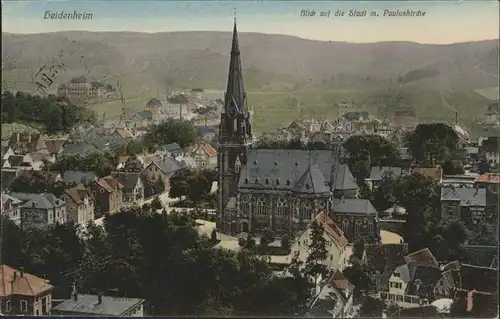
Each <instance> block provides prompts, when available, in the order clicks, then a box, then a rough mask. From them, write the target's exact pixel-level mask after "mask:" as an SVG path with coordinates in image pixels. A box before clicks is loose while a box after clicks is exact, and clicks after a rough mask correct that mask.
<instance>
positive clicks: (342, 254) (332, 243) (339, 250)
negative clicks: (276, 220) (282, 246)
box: [291, 212, 349, 270]
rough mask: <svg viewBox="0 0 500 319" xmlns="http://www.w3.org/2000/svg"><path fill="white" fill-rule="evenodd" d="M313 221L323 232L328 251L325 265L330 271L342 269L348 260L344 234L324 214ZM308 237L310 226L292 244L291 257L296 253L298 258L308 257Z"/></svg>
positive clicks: (304, 258)
mask: <svg viewBox="0 0 500 319" xmlns="http://www.w3.org/2000/svg"><path fill="white" fill-rule="evenodd" d="M314 220H315V221H317V222H319V223H320V224H321V225H322V226H323V228H324V230H325V231H324V233H323V236H324V238H325V240H326V245H327V250H328V259H327V260H326V261H325V263H326V264H327V266H328V267H329V268H330V269H332V270H337V269H343V268H344V266H345V264H346V262H347V259H348V258H349V256H348V252H347V249H346V248H347V238H346V237H345V236H344V232H343V231H342V230H341V229H340V227H338V226H337V225H336V224H335V223H334V222H333V220H331V219H330V217H328V215H327V214H326V213H324V212H322V213H319V214H318V215H317V216H316V217H315V219H314ZM310 236H311V226H309V227H308V228H307V229H306V230H305V231H304V232H303V233H302V234H301V235H300V236H298V238H297V240H295V242H294V243H293V245H292V247H291V251H292V256H294V255H295V254H296V252H298V253H299V255H298V258H299V259H300V260H306V258H307V256H308V255H309V253H308V248H309V244H310Z"/></svg>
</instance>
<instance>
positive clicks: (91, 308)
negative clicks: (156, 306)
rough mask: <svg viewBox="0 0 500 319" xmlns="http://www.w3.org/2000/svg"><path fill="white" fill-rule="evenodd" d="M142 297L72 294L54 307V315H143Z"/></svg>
mask: <svg viewBox="0 0 500 319" xmlns="http://www.w3.org/2000/svg"><path fill="white" fill-rule="evenodd" d="M144 302H145V300H144V299H140V298H125V297H111V296H103V295H101V294H98V295H83V294H73V296H72V297H71V299H67V300H65V301H63V302H61V303H60V304H58V305H57V306H55V307H54V308H52V314H53V315H56V316H85V317H87V316H89V317H90V316H99V317H105V316H110V317H144Z"/></svg>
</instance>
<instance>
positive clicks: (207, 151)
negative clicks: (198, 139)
mask: <svg viewBox="0 0 500 319" xmlns="http://www.w3.org/2000/svg"><path fill="white" fill-rule="evenodd" d="M203 151H204V152H205V154H207V156H210V157H212V156H216V155H217V151H216V150H215V149H214V148H213V147H212V145H210V144H209V143H205V144H204V145H203Z"/></svg>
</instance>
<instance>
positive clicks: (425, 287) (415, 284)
mask: <svg viewBox="0 0 500 319" xmlns="http://www.w3.org/2000/svg"><path fill="white" fill-rule="evenodd" d="M404 268H407V269H408V273H409V276H410V278H409V279H410V280H409V281H408V285H407V286H406V291H405V294H408V295H413V296H421V297H425V298H428V299H429V298H431V297H432V295H433V293H432V291H433V289H434V286H435V285H436V284H437V282H438V281H439V280H440V279H441V278H442V277H443V276H442V274H441V270H440V269H439V268H436V267H427V266H419V265H415V264H409V265H403V266H400V267H398V268H397V270H401V269H404Z"/></svg>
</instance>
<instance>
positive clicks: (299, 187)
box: [293, 164, 330, 194]
mask: <svg viewBox="0 0 500 319" xmlns="http://www.w3.org/2000/svg"><path fill="white" fill-rule="evenodd" d="M293 190H294V191H295V192H297V193H302V194H323V193H328V192H329V191H330V189H329V187H328V185H327V183H326V181H325V178H324V176H323V174H322V173H321V171H320V169H319V167H318V164H314V165H312V166H309V168H308V169H307V170H306V171H305V173H304V174H303V175H302V177H301V178H300V179H299V180H298V181H297V183H295V185H294V186H293Z"/></svg>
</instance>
